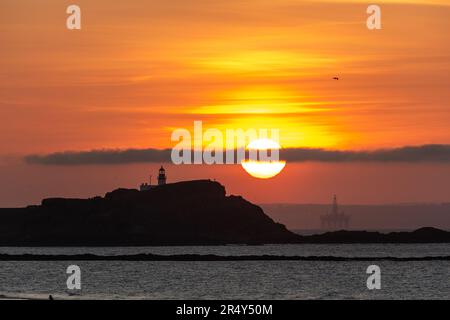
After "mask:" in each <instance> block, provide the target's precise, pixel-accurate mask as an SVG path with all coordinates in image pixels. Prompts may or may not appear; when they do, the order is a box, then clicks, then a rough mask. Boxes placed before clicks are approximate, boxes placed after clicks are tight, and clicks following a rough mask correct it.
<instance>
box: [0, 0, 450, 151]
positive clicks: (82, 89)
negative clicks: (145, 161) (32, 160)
mask: <svg viewBox="0 0 450 320" xmlns="http://www.w3.org/2000/svg"><path fill="white" fill-rule="evenodd" d="M391 2H392V1H389V2H388V3H384V2H380V5H381V7H382V25H383V30H380V31H369V30H368V29H367V28H366V26H365V19H366V16H367V15H366V13H365V9H366V7H367V5H366V4H365V3H364V2H362V1H353V2H341V1H331V2H328V3H321V2H302V1H294V0H278V1H268V0H258V1H242V0H241V1H235V0H231V1H220V2H219V1H205V0H200V1H184V0H183V1H181V0H178V1H173V0H171V1H143V0H132V1H114V2H111V1H106V0H97V1H77V3H78V4H79V5H80V7H81V9H82V19H83V20H82V28H83V29H82V30H81V31H68V30H67V29H66V28H65V19H66V16H67V15H66V13H65V8H66V5H68V4H70V3H71V2H69V1H50V0H43V1H14V0H6V1H2V4H1V11H0V12H1V13H0V14H1V16H0V43H1V44H2V50H1V52H0V70H1V72H0V124H1V126H0V154H11V153H12V154H17V153H19V154H27V153H45V152H54V151H63V150H80V149H82V150H89V149H96V148H128V147H149V146H150V147H156V148H164V147H171V146H172V143H171V142H170V132H171V130H172V129H173V128H177V127H185V128H191V127H192V123H193V120H204V122H205V126H206V127H218V128H230V127H231V128H243V129H245V128H249V127H263V128H265V127H275V128H279V129H280V130H281V143H282V145H283V147H287V146H298V147H304V146H307V147H309V146H314V147H333V148H344V149H355V148H356V149H361V148H363V149H366V148H377V147H385V146H402V145H417V144H424V143H447V142H448V141H449V140H450V139H449V138H450V130H448V123H450V109H449V108H448V104H449V101H450V91H449V90H448V85H449V77H450V76H449V68H450V62H449V53H450V36H449V33H448V30H449V29H450V21H449V19H448V17H449V16H450V15H449V13H450V6H448V5H426V4H425V3H430V2H429V1H411V2H412V3H413V4H411V3H409V1H399V2H400V3H395V2H394V3H391ZM439 2H441V3H442V4H444V3H446V2H447V1H435V2H434V3H439ZM432 3H433V2H432ZM447 4H448V2H447ZM336 75H338V76H340V77H341V80H340V81H332V80H331V78H332V77H333V76H336Z"/></svg>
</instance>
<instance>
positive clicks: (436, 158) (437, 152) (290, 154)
mask: <svg viewBox="0 0 450 320" xmlns="http://www.w3.org/2000/svg"><path fill="white" fill-rule="evenodd" d="M170 153H171V150H170V149H164V150H158V149H127V150H92V151H82V152H75V151H74V152H72V151H68V152H59V153H51V154H46V155H29V156H26V157H25V161H26V162H27V163H29V164H41V165H87V164H126V163H140V162H145V163H152V162H153V163H163V162H171V160H170ZM280 158H281V159H283V160H286V161H288V162H304V161H319V162H448V163H450V145H437V144H435V145H423V146H409V147H401V148H394V149H380V150H374V151H347V150H346V151H342V150H341V151H339V150H326V149H311V148H291V149H283V150H282V151H281V153H280Z"/></svg>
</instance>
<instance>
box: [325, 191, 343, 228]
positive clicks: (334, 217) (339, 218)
mask: <svg viewBox="0 0 450 320" xmlns="http://www.w3.org/2000/svg"><path fill="white" fill-rule="evenodd" d="M320 222H321V225H322V229H324V230H345V229H347V228H348V225H349V223H350V216H349V215H346V214H345V213H344V212H343V211H339V207H338V203H337V197H336V195H334V196H333V204H332V206H331V211H330V212H329V213H328V214H324V215H322V216H321V217H320Z"/></svg>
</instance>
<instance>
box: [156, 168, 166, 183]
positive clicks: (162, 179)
mask: <svg viewBox="0 0 450 320" xmlns="http://www.w3.org/2000/svg"><path fill="white" fill-rule="evenodd" d="M166 179H167V177H166V170H164V168H163V166H161V168H160V169H159V174H158V186H162V185H164V184H166Z"/></svg>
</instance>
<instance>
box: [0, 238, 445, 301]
mask: <svg viewBox="0 0 450 320" xmlns="http://www.w3.org/2000/svg"><path fill="white" fill-rule="evenodd" d="M0 253H1V254H5V253H7V254H25V253H32V254H49V255H54V254H82V253H92V254H97V255H127V254H137V253H154V254H163V255H172V254H216V255H263V254H268V255H287V256H335V257H373V258H376V257H385V256H391V257H430V256H449V255H450V244H408V245H405V244H396V245H393V244H381V245H380V244H370V245H369V244H368V245H310V244H307V245H267V246H211V247H127V248H122V247H114V248H111V247H107V248H83V247H76V248H5V247H4V248H0ZM71 264H76V265H78V266H79V267H80V268H81V272H82V280H81V282H82V290H80V291H78V292H76V294H73V292H70V291H69V290H68V289H67V287H66V280H67V277H68V275H67V274H66V268H67V266H69V265H71ZM371 264H376V265H378V266H379V267H380V268H381V283H382V288H381V290H368V289H367V287H366V280H367V277H368V276H369V275H368V274H366V269H367V267H368V266H369V265H371ZM49 294H52V295H53V296H54V297H55V298H61V299H450V262H449V261H420V262H417V261H416V262H415V261H401V262H393V261H376V260H374V261H364V262H360V261H346V262H331V261H230V262H209V261H192V262H125V261H124V262H122V261H102V262H97V261H83V262H80V261H78V262H77V261H73V262H66V261H64V262H51V261H49V262H42V261H39V262H14V261H13V262H3V261H0V298H1V297H3V298H31V299H36V298H37V299H39V298H42V299H45V298H47V297H48V295H49Z"/></svg>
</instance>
